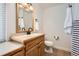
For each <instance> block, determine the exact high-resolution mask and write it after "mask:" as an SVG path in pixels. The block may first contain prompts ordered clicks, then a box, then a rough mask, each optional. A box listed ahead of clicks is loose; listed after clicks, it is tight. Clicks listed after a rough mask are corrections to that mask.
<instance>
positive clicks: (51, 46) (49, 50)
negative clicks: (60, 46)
mask: <svg viewBox="0 0 79 59" xmlns="http://www.w3.org/2000/svg"><path fill="white" fill-rule="evenodd" d="M45 45H46V46H47V47H48V49H47V48H45V52H47V53H53V42H51V41H45Z"/></svg>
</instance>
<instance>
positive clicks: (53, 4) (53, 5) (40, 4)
mask: <svg viewBox="0 0 79 59" xmlns="http://www.w3.org/2000/svg"><path fill="white" fill-rule="evenodd" d="M61 4H63V3H38V5H39V6H40V8H42V9H45V8H49V7H55V6H58V5H61Z"/></svg>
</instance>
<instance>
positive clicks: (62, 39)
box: [43, 4, 71, 51]
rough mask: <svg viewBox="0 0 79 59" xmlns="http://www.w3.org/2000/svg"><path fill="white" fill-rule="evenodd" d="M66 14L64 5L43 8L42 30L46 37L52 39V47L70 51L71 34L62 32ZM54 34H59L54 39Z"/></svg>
mask: <svg viewBox="0 0 79 59" xmlns="http://www.w3.org/2000/svg"><path fill="white" fill-rule="evenodd" d="M65 14H66V5H64V4H63V5H59V6H55V7H50V8H47V9H45V10H44V15H43V16H44V17H43V32H44V33H45V34H46V39H48V40H52V42H53V43H54V47H56V48H59V49H64V50H67V51H71V35H66V34H65V33H64V20H65V16H66V15H65ZM54 36H59V40H55V39H54Z"/></svg>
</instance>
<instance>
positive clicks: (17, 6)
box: [16, 3, 34, 33]
mask: <svg viewBox="0 0 79 59" xmlns="http://www.w3.org/2000/svg"><path fill="white" fill-rule="evenodd" d="M19 5H20V3H16V33H20V32H27V31H28V30H24V31H21V30H20V29H19V27H18V16H19V8H20V6H19ZM23 6H24V5H23ZM33 31H34V10H33V11H32V32H33Z"/></svg>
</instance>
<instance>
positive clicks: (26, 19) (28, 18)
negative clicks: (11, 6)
mask: <svg viewBox="0 0 79 59" xmlns="http://www.w3.org/2000/svg"><path fill="white" fill-rule="evenodd" d="M17 8H18V14H17V16H18V17H17V18H18V19H17V20H18V21H17V22H18V24H17V25H18V28H17V29H18V32H22V31H28V29H29V28H32V29H34V28H33V25H34V24H33V21H34V18H33V10H29V9H28V8H26V7H24V5H21V4H18V7H17Z"/></svg>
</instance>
